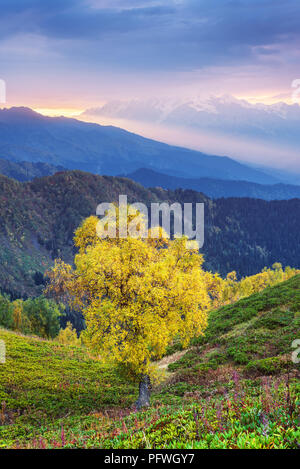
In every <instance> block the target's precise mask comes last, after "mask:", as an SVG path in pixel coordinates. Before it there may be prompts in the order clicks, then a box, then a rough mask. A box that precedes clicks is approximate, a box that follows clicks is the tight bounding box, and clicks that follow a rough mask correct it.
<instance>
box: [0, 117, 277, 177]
mask: <svg viewBox="0 0 300 469" xmlns="http://www.w3.org/2000/svg"><path fill="white" fill-rule="evenodd" d="M0 155H1V158H4V159H6V160H9V161H11V162H18V161H27V162H35V163H37V162H41V163H47V164H50V165H52V166H63V167H64V168H66V169H79V170H83V171H88V172H91V173H94V174H108V175H117V174H127V173H130V172H133V171H136V170H137V169H139V168H149V169H153V170H155V171H158V172H162V173H167V174H171V175H175V176H180V177H187V178H195V177H196V178H200V177H201V178H202V177H208V178H217V179H231V180H244V181H252V182H256V183H261V184H274V183H276V182H278V178H276V177H274V176H271V175H267V174H266V173H264V172H263V171H260V170H257V169H254V168H251V167H248V166H246V165H243V164H241V163H239V162H237V161H235V160H233V159H231V158H228V157H225V156H224V157H220V156H213V155H206V154H204V153H201V152H198V151H194V150H189V149H186V148H181V147H175V146H171V145H167V144H164V143H160V142H157V141H155V140H150V139H147V138H144V137H141V136H139V135H136V134H133V133H130V132H127V131H125V130H122V129H120V128H117V127H111V126H101V125H98V124H93V123H87V122H82V121H79V120H76V119H70V118H65V117H45V116H42V115H40V114H38V113H36V112H34V111H32V110H31V109H28V108H10V109H2V110H0Z"/></svg>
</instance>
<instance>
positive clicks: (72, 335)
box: [56, 322, 81, 345]
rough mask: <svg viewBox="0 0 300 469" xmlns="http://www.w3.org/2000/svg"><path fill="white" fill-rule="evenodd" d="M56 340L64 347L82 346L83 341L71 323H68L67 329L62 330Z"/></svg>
mask: <svg viewBox="0 0 300 469" xmlns="http://www.w3.org/2000/svg"><path fill="white" fill-rule="evenodd" d="M56 340H57V341H58V342H59V343H60V344H63V345H80V344H81V341H80V339H78V337H77V333H76V329H73V326H72V324H71V323H70V322H67V325H66V328H65V329H60V331H59V334H58V336H57V338H56Z"/></svg>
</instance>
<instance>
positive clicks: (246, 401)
mask: <svg viewBox="0 0 300 469" xmlns="http://www.w3.org/2000/svg"><path fill="white" fill-rule="evenodd" d="M299 326H300V276H299V275H298V276H294V277H293V278H291V279H289V280H287V281H285V282H283V283H280V284H278V285H276V286H274V287H269V288H266V289H264V290H263V291H262V292H260V293H256V294H254V295H252V296H250V297H248V298H244V299H242V300H240V301H238V302H237V303H234V304H232V305H227V306H224V307H222V308H220V309H218V310H216V311H213V312H212V313H211V314H210V315H209V324H208V328H207V330H206V333H205V336H204V337H203V338H200V339H194V342H193V348H192V349H191V350H190V351H188V352H187V353H186V354H185V355H183V356H182V357H181V358H180V359H179V360H178V361H177V362H175V363H172V364H170V365H169V369H168V372H167V374H166V376H165V377H164V379H163V380H162V381H161V383H160V384H159V385H157V386H156V387H155V388H154V389H153V392H152V402H153V405H152V407H151V408H150V409H147V410H145V411H142V412H136V410H135V409H134V407H133V404H134V402H135V399H136V397H137V390H136V389H135V387H132V385H131V384H130V383H128V382H125V381H124V380H123V379H122V378H121V377H119V375H118V374H117V373H116V371H115V369H114V368H113V367H111V366H109V365H105V364H104V363H103V362H102V361H101V360H100V359H98V358H97V357H92V356H90V355H89V353H88V352H87V350H86V349H85V348H84V347H82V346H66V345H61V344H59V343H58V342H55V341H52V342H49V341H45V340H42V339H37V338H32V337H24V336H21V335H18V334H16V333H13V332H8V331H5V330H4V329H3V330H0V340H4V341H5V343H6V345H7V362H6V364H5V365H0V376H1V380H0V383H1V384H0V402H2V410H1V412H0V423H1V426H0V445H1V447H12V448H18V447H21V448H22V447H25V448H62V447H64V448H72V447H75V448H113V449H117V448H176V449H181V448H188V449H189V448H194V449H197V448H199V449H200V448H266V449H272V448H285V449H297V448H299V445H300V430H299V418H300V414H299V408H300V405H299V404H300V384H299V377H300V370H299V364H296V363H293V362H292V360H291V354H292V351H293V348H292V343H293V341H294V340H295V339H300V337H299V329H300V328H299ZM178 348H180V347H179V345H176V341H175V343H174V345H173V346H172V347H171V348H169V353H170V354H172V353H173V352H174V351H175V350H177V349H178ZM170 361H171V360H170Z"/></svg>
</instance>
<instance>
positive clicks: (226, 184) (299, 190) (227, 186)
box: [122, 168, 300, 200]
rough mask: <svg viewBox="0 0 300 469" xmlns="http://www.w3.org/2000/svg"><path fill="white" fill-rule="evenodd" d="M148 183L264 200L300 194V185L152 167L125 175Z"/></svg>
mask: <svg viewBox="0 0 300 469" xmlns="http://www.w3.org/2000/svg"><path fill="white" fill-rule="evenodd" d="M122 176H124V177H127V178H129V179H132V180H133V181H135V182H138V183H140V184H142V185H143V186H144V187H148V188H150V187H162V188H163V189H171V190H175V189H192V190H195V191H197V192H202V193H204V194H205V195H206V196H207V197H210V198H212V199H218V198H221V197H250V198H252V199H263V200H289V199H295V198H300V186H293V185H289V184H281V183H279V184H274V185H262V184H256V183H254V182H248V181H226V180H221V179H210V178H199V179H187V178H179V177H176V176H170V175H167V174H162V173H158V172H156V171H153V170H151V169H147V168H141V169H138V170H137V171H135V172H133V173H130V174H127V175H122Z"/></svg>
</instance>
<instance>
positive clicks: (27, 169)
mask: <svg viewBox="0 0 300 469" xmlns="http://www.w3.org/2000/svg"><path fill="white" fill-rule="evenodd" d="M64 169H65V168H63V167H62V166H53V165H51V164H48V163H40V162H38V163H31V162H30V161H20V162H14V161H8V160H5V159H2V158H0V174H3V175H4V176H7V177H9V178H13V179H16V180H17V181H20V182H26V181H31V180H32V179H34V178H37V177H43V176H52V174H55V173H57V172H58V171H64Z"/></svg>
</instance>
